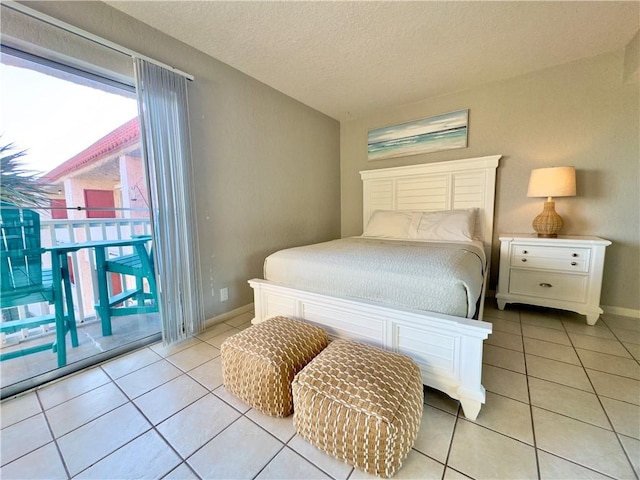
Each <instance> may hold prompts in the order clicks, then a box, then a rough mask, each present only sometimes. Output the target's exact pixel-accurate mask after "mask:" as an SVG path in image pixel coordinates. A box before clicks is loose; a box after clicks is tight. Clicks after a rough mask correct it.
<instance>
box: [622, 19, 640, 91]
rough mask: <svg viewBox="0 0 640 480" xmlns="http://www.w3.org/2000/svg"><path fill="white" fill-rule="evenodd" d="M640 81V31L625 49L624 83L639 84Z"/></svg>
mask: <svg viewBox="0 0 640 480" xmlns="http://www.w3.org/2000/svg"><path fill="white" fill-rule="evenodd" d="M639 79H640V30H638V31H637V32H636V34H635V35H634V36H633V38H632V39H631V41H630V42H629V43H628V44H627V46H626V47H625V49H624V70H623V73H622V81H623V82H624V83H625V84H628V83H638V80H639Z"/></svg>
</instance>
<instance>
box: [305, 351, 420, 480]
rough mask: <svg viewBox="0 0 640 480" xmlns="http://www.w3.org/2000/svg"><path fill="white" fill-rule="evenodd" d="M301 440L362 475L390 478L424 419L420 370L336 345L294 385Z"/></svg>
mask: <svg viewBox="0 0 640 480" xmlns="http://www.w3.org/2000/svg"><path fill="white" fill-rule="evenodd" d="M293 403H294V413H293V423H294V426H295V428H296V431H297V432H298V433H299V434H300V436H301V437H302V438H304V439H305V440H307V441H308V442H309V443H311V444H313V445H315V446H316V447H318V448H319V449H320V450H323V451H325V452H326V453H328V454H329V455H332V456H334V457H336V458H338V459H340V460H343V461H345V462H347V463H348V464H350V465H351V466H354V467H356V468H358V469H360V470H363V471H365V472H367V473H372V474H374V475H378V476H381V477H391V476H392V475H393V474H394V473H395V472H396V470H397V469H398V468H400V466H401V465H402V462H403V460H404V459H405V458H406V456H407V455H408V453H409V451H410V450H411V447H412V446H413V443H414V442H415V439H416V436H417V434H418V428H419V427H420V420H421V418H422V411H423V408H424V405H423V390H422V377H421V375H420V369H419V368H418V366H417V365H416V363H415V362H414V361H413V360H411V359H410V358H409V357H407V356H405V355H400V354H397V353H393V352H388V351H385V350H381V349H379V348H375V347H371V346H368V345H363V344H361V343H357V342H353V341H347V340H335V341H334V342H332V343H331V344H330V345H329V346H328V347H327V348H326V349H324V350H323V351H322V352H321V353H320V354H319V355H318V356H317V357H316V358H315V359H314V360H312V361H311V362H310V363H309V365H307V366H306V367H305V368H304V369H303V370H302V371H301V372H300V373H299V374H298V375H296V378H295V379H294V381H293Z"/></svg>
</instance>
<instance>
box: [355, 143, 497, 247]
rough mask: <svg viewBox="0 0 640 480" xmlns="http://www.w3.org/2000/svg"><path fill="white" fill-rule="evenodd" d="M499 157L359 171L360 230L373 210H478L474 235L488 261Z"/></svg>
mask: <svg viewBox="0 0 640 480" xmlns="http://www.w3.org/2000/svg"><path fill="white" fill-rule="evenodd" d="M501 157H502V155H492V156H488V157H477V158H466V159H464V160H453V161H449V162H436V163H426V164H422V165H409V166H406V167H392V168H381V169H379V170H363V171H361V172H360V176H361V177H362V183H363V219H362V221H363V227H365V226H366V225H367V223H368V222H369V218H370V217H371V215H372V214H373V212H374V211H375V210H419V211H425V212H426V211H434V210H453V209H458V208H474V207H477V208H479V209H480V210H479V213H480V214H479V215H478V220H477V222H478V223H477V225H476V235H478V236H479V237H480V239H481V240H482V241H483V243H484V245H485V250H486V251H487V258H491V257H490V254H491V242H492V239H493V207H494V201H495V191H496V169H497V168H498V161H499V160H500V158H501Z"/></svg>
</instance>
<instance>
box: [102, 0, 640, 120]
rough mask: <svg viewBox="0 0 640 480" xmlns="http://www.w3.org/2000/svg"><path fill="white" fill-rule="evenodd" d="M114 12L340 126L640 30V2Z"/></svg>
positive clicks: (139, 5) (606, 47)
mask: <svg viewBox="0 0 640 480" xmlns="http://www.w3.org/2000/svg"><path fill="white" fill-rule="evenodd" d="M107 3H108V4H109V5H111V6H112V7H114V8H116V9H118V10H121V11H122V12H124V13H127V14H128V15H130V16H132V17H135V18H137V19H139V20H141V21H142V22H144V23H147V24H149V25H151V26H153V27H155V28H157V29H158V30H161V31H163V32H165V33H166V34H168V35H170V36H172V37H175V38H177V39H179V40H181V41H182V42H185V43H187V44H189V45H191V46H193V47H195V48H197V49H199V50H201V51H203V52H205V53H207V54H209V55H211V56H212V57H215V58H217V59H218V60H221V61H223V62H225V63H227V64H229V65H231V66H233V67H234V68H236V69H238V70H240V71H242V72H244V73H246V74H248V75H250V76H252V77H254V78H256V79H258V80H260V81H262V82H263V83H266V84H267V85H270V86H271V87H273V88H275V89H276V90H279V91H281V92H283V93H285V94H287V95H289V96H291V97H293V98H295V99H297V100H299V101H301V102H303V103H305V104H307V105H309V106H311V107H313V108H315V109H317V110H319V111H321V112H323V113H325V114H327V115H329V116H331V117H333V118H336V119H338V120H348V119H350V118H353V117H357V116H360V115H363V114H365V113H368V112H371V111H375V110H377V109H380V108H384V107H387V106H390V105H399V104H404V103H410V102H415V101H418V100H422V99H425V98H429V97H432V96H436V95H442V94H446V93H450V92H455V91H459V90H463V89H467V88H470V87H472V86H475V85H478V84H482V83H486V82H491V81H496V80H501V79H504V78H510V77H514V76H517V75H521V74H524V73H528V72H532V71H535V70H540V69H543V68H546V67H550V66H553V65H559V64H562V63H567V62H570V61H573V60H577V59H580V58H585V57H590V56H594V55H597V54H600V53H605V52H609V51H613V50H617V49H622V48H624V47H625V46H626V45H627V43H628V42H629V41H630V40H631V39H632V38H633V36H634V34H635V33H636V31H637V30H638V28H639V24H640V20H639V17H640V2H637V1H632V2H611V1H605V2H590V1H587V2H570V1H559V2H546V1H534V2H522V1H511V2H483V1H477V2H453V1H452V2H445V1H442V2H402V1H395V2H312V1H303V2H282V1H278V2H270V1H265V2H235V1H231V2H226V1H225V2H222V1H171V2H166V1H153V2H145V1H108V2H107ZM196 80H197V79H196Z"/></svg>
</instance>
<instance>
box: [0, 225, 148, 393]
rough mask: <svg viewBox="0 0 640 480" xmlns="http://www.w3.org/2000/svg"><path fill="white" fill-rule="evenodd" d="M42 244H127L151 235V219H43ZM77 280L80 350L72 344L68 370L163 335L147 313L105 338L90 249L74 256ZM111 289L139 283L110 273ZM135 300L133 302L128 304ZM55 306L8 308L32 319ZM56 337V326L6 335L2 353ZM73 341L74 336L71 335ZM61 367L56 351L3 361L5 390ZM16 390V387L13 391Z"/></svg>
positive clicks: (127, 250) (115, 323) (119, 323)
mask: <svg viewBox="0 0 640 480" xmlns="http://www.w3.org/2000/svg"><path fill="white" fill-rule="evenodd" d="M40 223H41V225H40V229H41V230H40V231H41V241H42V246H43V247H44V248H47V247H52V246H55V245H60V244H65V243H76V242H77V243H84V242H88V241H94V240H124V239H130V238H132V237H133V236H136V235H151V225H150V221H149V219H148V218H108V219H105V218H101V219H77V220H41V222H40ZM131 253H133V249H132V247H117V248H112V247H110V248H108V249H107V250H106V256H107V260H108V259H109V258H113V257H119V256H123V255H128V254H131ZM67 258H68V263H69V270H70V273H71V275H70V277H71V295H72V297H73V308H74V314H75V320H76V327H77V330H78V340H79V345H78V347H75V348H72V347H71V346H70V343H69V341H67V366H73V364H77V363H79V362H80V363H82V362H83V361H85V362H86V360H87V359H89V358H91V357H95V356H98V357H97V358H103V357H105V354H106V352H109V351H117V352H119V351H121V350H123V349H125V348H127V346H130V345H137V344H140V343H141V342H143V341H144V340H145V339H157V338H158V335H159V332H160V317H159V314H158V313H147V314H137V315H127V316H123V317H115V318H113V320H112V327H113V334H112V335H110V336H103V334H102V329H101V322H100V318H99V315H98V314H97V312H96V310H95V305H96V304H98V303H99V302H98V298H99V294H98V278H97V270H96V260H95V252H94V250H93V249H90V248H84V249H80V250H78V251H75V252H72V253H70V254H69V255H68V257H67ZM42 265H43V268H45V269H46V268H51V254H50V253H45V255H44V256H43V261H42ZM109 275H110V276H109V277H108V281H107V286H108V290H109V294H110V296H112V295H116V294H118V293H119V292H121V291H123V290H127V289H128V287H131V286H132V285H131V283H133V284H134V285H135V279H134V278H132V277H129V276H124V275H119V274H114V273H110V274H109ZM128 302H131V300H128ZM52 309H53V306H52V305H49V304H48V303H37V304H30V305H27V306H24V307H16V308H13V309H5V310H3V311H2V314H3V319H5V318H8V317H10V318H13V319H15V318H16V317H18V318H29V317H34V316H40V315H46V314H48V313H50V311H52ZM54 338H55V323H51V324H47V325H43V326H38V327H35V328H28V329H23V330H21V331H19V332H15V333H11V334H2V353H8V352H12V351H16V350H21V349H24V348H25V347H32V346H36V345H39V344H45V343H50V342H51V341H52V340H53V339H54ZM67 339H68V336H67ZM56 369H57V361H56V355H55V354H54V353H53V352H52V351H51V349H48V350H45V351H42V352H38V353H32V354H29V355H25V356H21V357H17V358H11V359H8V360H4V361H2V362H0V379H1V380H0V382H1V384H0V386H1V387H2V390H3V396H6V395H5V387H10V386H13V385H16V384H20V383H21V382H25V381H29V379H31V378H33V377H37V376H39V375H46V374H49V373H50V372H54V371H55V370H56ZM8 390H10V389H8Z"/></svg>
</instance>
